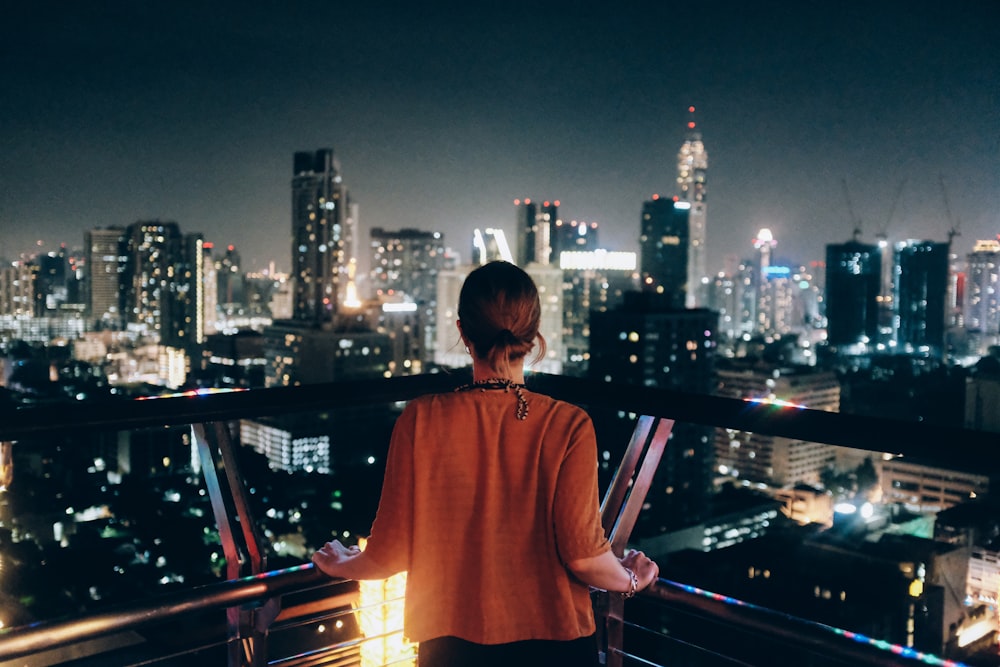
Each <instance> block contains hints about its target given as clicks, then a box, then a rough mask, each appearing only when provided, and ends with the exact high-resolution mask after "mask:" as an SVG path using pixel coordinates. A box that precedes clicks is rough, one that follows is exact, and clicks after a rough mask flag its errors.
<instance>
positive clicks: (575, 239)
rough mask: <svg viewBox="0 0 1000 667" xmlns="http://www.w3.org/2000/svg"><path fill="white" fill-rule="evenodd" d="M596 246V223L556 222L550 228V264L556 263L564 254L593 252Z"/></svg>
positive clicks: (597, 248) (579, 221)
mask: <svg viewBox="0 0 1000 667" xmlns="http://www.w3.org/2000/svg"><path fill="white" fill-rule="evenodd" d="M600 249H601V248H600V246H598V245H597V223H596V222H590V223H587V222H584V221H582V220H570V221H569V222H565V221H563V220H556V224H555V225H554V226H553V227H552V256H551V260H552V263H553V264H555V263H558V262H559V258H560V256H561V255H562V253H564V252H595V251H597V250H600Z"/></svg>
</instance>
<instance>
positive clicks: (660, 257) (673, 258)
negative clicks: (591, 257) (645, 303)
mask: <svg viewBox="0 0 1000 667" xmlns="http://www.w3.org/2000/svg"><path fill="white" fill-rule="evenodd" d="M690 212H691V204H690V203H689V202H682V201H674V200H673V199H666V198H663V197H656V196H654V197H653V199H651V200H650V201H647V202H644V203H643V205H642V226H641V230H642V231H641V235H640V236H639V272H640V280H641V283H642V290H643V291H645V292H654V293H656V294H662V295H665V296H666V297H667V298H668V299H669V302H670V304H671V305H672V306H674V307H676V308H683V307H684V305H685V302H686V300H687V293H688V289H689V287H690V286H689V285H688V244H689V236H690V229H689V224H688V223H689V214H690Z"/></svg>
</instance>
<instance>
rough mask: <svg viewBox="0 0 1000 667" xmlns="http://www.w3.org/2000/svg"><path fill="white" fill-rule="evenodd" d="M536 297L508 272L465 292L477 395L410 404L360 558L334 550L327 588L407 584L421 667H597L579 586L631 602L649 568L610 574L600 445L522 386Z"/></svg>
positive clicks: (580, 420) (618, 565) (640, 564)
mask: <svg viewBox="0 0 1000 667" xmlns="http://www.w3.org/2000/svg"><path fill="white" fill-rule="evenodd" d="M540 316H541V307H540V304H539V298H538V290H537V288H536V287H535V284H534V283H533V282H532V280H531V278H530V277H529V276H528V274H526V273H525V272H524V271H522V270H521V269H519V268H518V267H516V266H514V265H513V264H509V263H507V262H492V263H490V264H486V265H484V266H481V267H479V268H478V269H476V270H474V271H473V272H472V273H471V274H469V277H468V278H467V279H466V281H465V283H464V284H463V286H462V291H461V294H460V296H459V305H458V317H459V320H458V329H459V333H460V335H461V338H462V341H463V342H464V343H465V345H466V347H467V349H468V350H469V351H470V353H471V355H472V364H473V382H472V383H471V384H469V385H465V386H463V387H459V388H458V389H457V390H456V391H455V392H453V393H447V394H437V395H430V396H423V397H420V398H418V399H415V400H413V401H411V402H410V403H409V404H408V405H407V407H406V409H405V410H404V411H403V413H402V415H401V416H400V417H399V419H398V421H397V422H396V426H395V428H394V430H393V434H392V440H391V443H390V446H389V456H388V460H387V462H386V471H385V481H384V484H383V487H382V497H381V500H380V502H379V508H378V513H377V515H376V517H375V522H374V524H373V525H372V530H371V536H370V537H369V539H368V545H367V547H366V549H365V551H364V552H361V551H359V550H358V548H357V547H353V546H352V547H350V548H347V547H345V546H344V545H342V544H341V543H340V542H338V541H333V542H329V543H327V544H326V545H324V546H323V548H321V549H320V550H319V551H317V552H316V553H315V554H314V555H313V562H314V563H315V564H316V566H317V567H318V568H319V569H320V570H322V571H323V572H325V573H326V574H328V575H330V576H333V577H345V578H349V579H382V578H385V577H388V576H390V575H392V574H394V573H396V572H400V571H403V570H406V571H408V575H407V590H406V613H405V620H404V624H405V632H406V635H407V637H408V638H409V639H410V640H411V641H415V642H420V652H419V653H420V655H419V664H420V666H421V667H435V666H438V665H442V666H443V665H459V664H470V663H474V664H477V667H481V666H482V665H487V664H507V663H509V662H512V661H515V660H520V661H521V662H522V663H524V664H539V663H541V662H545V663H546V664H553V665H595V664H596V662H597V649H596V645H595V642H594V633H595V626H594V616H593V611H592V608H591V602H590V594H589V588H588V587H589V586H593V587H595V588H601V589H604V590H608V591H617V592H621V593H623V594H626V595H629V596H630V595H632V594H634V593H635V592H636V591H637V590H640V589H642V588H645V587H646V586H649V585H650V584H651V583H652V582H653V581H654V580H655V579H656V577H657V576H658V572H659V570H658V568H657V566H656V564H655V563H654V562H653V561H651V560H650V559H648V558H646V556H644V555H643V554H641V553H639V552H630V553H629V554H628V555H626V556H625V558H623V559H621V560H619V559H618V558H617V557H615V556H614V554H613V553H612V552H611V548H610V545H609V544H608V541H607V540H606V539H605V537H604V533H603V530H602V528H601V522H600V516H599V511H600V510H599V500H598V489H597V444H596V439H595V436H594V428H593V424H592V423H591V421H590V418H589V417H588V416H587V414H586V413H585V412H584V411H583V410H581V409H580V408H578V407H576V406H574V405H571V404H569V403H564V402H561V401H557V400H555V399H552V398H550V397H548V396H545V395H542V394H535V393H532V392H529V391H528V390H527V389H525V387H524V360H525V356H526V355H527V354H528V352H530V351H531V349H532V348H533V347H534V346H535V344H536V341H537V343H538V353H537V358H539V359H540V358H541V357H542V356H543V355H544V351H545V341H544V340H543V339H542V336H541V335H540V334H539V331H538V328H539V319H540Z"/></svg>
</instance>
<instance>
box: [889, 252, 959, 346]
mask: <svg viewBox="0 0 1000 667" xmlns="http://www.w3.org/2000/svg"><path fill="white" fill-rule="evenodd" d="M949 248H950V244H949V243H936V242H934V241H913V240H910V241H904V242H901V243H897V244H896V253H895V264H896V285H895V293H894V295H893V296H894V298H893V302H894V303H895V305H896V322H897V325H896V347H897V351H899V352H903V353H907V354H909V353H916V354H918V355H926V356H930V357H941V356H942V354H943V352H944V329H945V303H946V300H947V292H948V254H949Z"/></svg>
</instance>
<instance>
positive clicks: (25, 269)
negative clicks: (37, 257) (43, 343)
mask: <svg viewBox="0 0 1000 667" xmlns="http://www.w3.org/2000/svg"><path fill="white" fill-rule="evenodd" d="M34 295H35V274H34V272H33V271H32V270H31V267H29V266H27V265H26V264H24V263H23V262H15V263H14V264H12V265H11V266H0V315H10V316H13V317H16V318H18V319H23V318H28V317H32V316H33V315H34V300H35V299H34Z"/></svg>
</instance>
